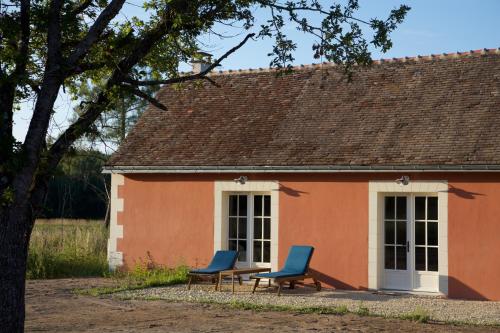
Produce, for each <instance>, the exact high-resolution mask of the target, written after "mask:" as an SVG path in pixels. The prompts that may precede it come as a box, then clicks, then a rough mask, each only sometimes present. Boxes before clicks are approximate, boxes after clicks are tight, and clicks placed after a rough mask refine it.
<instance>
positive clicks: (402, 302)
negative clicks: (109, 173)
mask: <svg viewBox="0 0 500 333" xmlns="http://www.w3.org/2000/svg"><path fill="white" fill-rule="evenodd" d="M236 288H237V289H236V292H235V294H234V295H233V294H232V293H231V292H230V285H228V284H224V285H223V290H225V291H223V292H216V291H214V290H213V286H209V285H202V284H197V285H194V286H193V287H192V289H191V290H190V291H188V290H187V288H186V286H185V285H176V286H170V287H162V288H149V289H142V290H135V291H126V292H122V293H119V294H116V295H115V297H119V298H127V299H162V300H168V301H184V302H186V301H187V302H210V303H221V304H226V303H231V302H235V301H239V302H248V303H252V304H256V305H283V306H293V307H338V306H346V307H347V308H348V309H349V311H352V312H356V311H359V309H360V308H367V309H369V311H370V314H375V315H382V316H389V317H398V316H401V315H404V314H408V313H412V312H414V311H415V310H418V309H422V310H424V311H425V312H426V313H428V314H429V315H430V318H431V320H433V321H438V322H455V323H467V324H476V325H500V302H486V301H463V300H451V299H445V298H441V297H436V296H422V295H418V296H416V295H408V294H377V293H372V292H363V291H341V290H331V289H323V290H322V291H321V292H317V291H316V290H315V289H313V288H309V287H307V288H306V287H297V288H296V289H294V290H288V289H285V290H284V291H283V292H282V294H281V296H280V297H278V296H277V295H276V293H275V291H276V289H275V288H274V287H271V288H259V289H258V290H257V291H256V293H255V294H252V293H251V286H250V285H248V284H244V285H243V286H237V287H236Z"/></svg>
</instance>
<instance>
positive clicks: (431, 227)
mask: <svg viewBox="0 0 500 333" xmlns="http://www.w3.org/2000/svg"><path fill="white" fill-rule="evenodd" d="M383 204H384V217H383V231H384V232H383V253H384V283H383V286H384V288H386V289H397V290H418V291H431V292H433V291H438V290H439V273H438V271H439V262H438V252H439V241H438V239H439V238H438V229H439V228H438V226H439V220H438V197H437V196H436V195H421V194H412V195H386V196H384V202H383Z"/></svg>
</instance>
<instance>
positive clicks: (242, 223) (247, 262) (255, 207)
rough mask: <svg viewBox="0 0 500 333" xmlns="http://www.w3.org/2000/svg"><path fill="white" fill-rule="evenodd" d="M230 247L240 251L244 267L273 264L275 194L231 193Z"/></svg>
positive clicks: (240, 260)
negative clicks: (272, 202) (272, 234)
mask: <svg viewBox="0 0 500 333" xmlns="http://www.w3.org/2000/svg"><path fill="white" fill-rule="evenodd" d="M228 200H229V204H228V207H229V212H228V249H229V250H237V251H238V252H239V256H238V264H239V266H240V267H271V195H269V194H266V193H235V194H230V195H229V196H228Z"/></svg>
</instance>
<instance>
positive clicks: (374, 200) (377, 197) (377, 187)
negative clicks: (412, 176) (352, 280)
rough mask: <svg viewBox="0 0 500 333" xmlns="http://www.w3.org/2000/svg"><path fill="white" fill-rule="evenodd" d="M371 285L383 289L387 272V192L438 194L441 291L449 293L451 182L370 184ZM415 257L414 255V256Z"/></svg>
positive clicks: (369, 252) (369, 243)
mask: <svg viewBox="0 0 500 333" xmlns="http://www.w3.org/2000/svg"><path fill="white" fill-rule="evenodd" d="M368 188H369V190H368V205H369V209H368V288H369V289H373V290H376V289H380V288H381V287H382V279H383V274H384V247H383V242H384V240H383V239H384V230H383V222H382V221H383V214H384V201H383V198H384V196H385V195H393V194H394V195H397V194H398V193H404V194H407V195H408V194H409V195H412V194H413V195H417V196H418V195H431V193H432V194H437V196H438V220H439V224H438V228H439V229H438V237H439V240H438V244H439V249H438V262H439V272H438V273H439V288H438V290H439V292H440V293H442V294H444V295H447V294H448V182H447V181H445V180H441V181H410V183H409V184H408V185H400V184H397V183H396V182H394V181H370V182H369V186H368ZM412 257H413V256H412ZM412 260H413V259H412Z"/></svg>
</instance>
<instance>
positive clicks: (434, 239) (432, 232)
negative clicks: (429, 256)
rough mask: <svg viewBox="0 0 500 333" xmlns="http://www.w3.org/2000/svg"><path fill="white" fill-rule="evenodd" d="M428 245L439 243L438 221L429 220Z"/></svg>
mask: <svg viewBox="0 0 500 333" xmlns="http://www.w3.org/2000/svg"><path fill="white" fill-rule="evenodd" d="M427 245H438V223H437V222H427Z"/></svg>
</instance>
